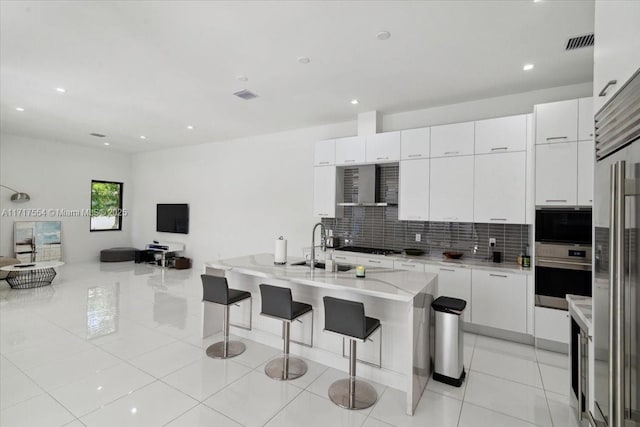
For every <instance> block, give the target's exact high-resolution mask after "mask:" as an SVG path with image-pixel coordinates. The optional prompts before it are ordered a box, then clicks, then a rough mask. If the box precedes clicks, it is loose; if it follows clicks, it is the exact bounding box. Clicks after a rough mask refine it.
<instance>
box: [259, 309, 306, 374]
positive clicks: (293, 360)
mask: <svg viewBox="0 0 640 427" xmlns="http://www.w3.org/2000/svg"><path fill="white" fill-rule="evenodd" d="M282 329H283V331H284V333H283V335H284V349H283V352H282V353H283V356H282V357H278V358H277V359H273V360H272V361H270V362H269V363H267V365H266V366H265V367H264V372H265V374H267V376H268V377H269V378H273V379H274V380H280V381H286V380H295V379H296V378H300V377H301V376H303V375H304V374H306V373H307V364H306V363H305V361H304V360H302V359H299V358H297V357H291V356H289V342H290V340H289V336H290V330H291V322H287V321H284V322H283V324H282Z"/></svg>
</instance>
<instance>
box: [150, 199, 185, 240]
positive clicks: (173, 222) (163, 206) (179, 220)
mask: <svg viewBox="0 0 640 427" xmlns="http://www.w3.org/2000/svg"><path fill="white" fill-rule="evenodd" d="M156 231H163V232H165V233H180V234H189V205H188V204H186V203H158V205H157V210H156Z"/></svg>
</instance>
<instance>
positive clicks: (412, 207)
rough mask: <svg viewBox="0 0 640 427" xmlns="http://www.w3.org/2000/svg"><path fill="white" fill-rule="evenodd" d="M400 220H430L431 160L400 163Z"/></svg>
mask: <svg viewBox="0 0 640 427" xmlns="http://www.w3.org/2000/svg"><path fill="white" fill-rule="evenodd" d="M398 219H400V220H405V221H428V220H429V159H417V160H403V161H401V162H400V182H399V197H398Z"/></svg>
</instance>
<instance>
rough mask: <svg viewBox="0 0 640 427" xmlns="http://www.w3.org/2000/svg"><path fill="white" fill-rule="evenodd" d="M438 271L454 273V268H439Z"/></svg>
mask: <svg viewBox="0 0 640 427" xmlns="http://www.w3.org/2000/svg"><path fill="white" fill-rule="evenodd" d="M440 271H450V272H452V273H455V272H456V271H455V270H451V269H450V268H441V269H440Z"/></svg>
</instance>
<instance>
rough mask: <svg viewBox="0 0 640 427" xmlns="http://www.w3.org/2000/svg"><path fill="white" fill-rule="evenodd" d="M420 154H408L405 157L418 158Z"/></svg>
mask: <svg viewBox="0 0 640 427" xmlns="http://www.w3.org/2000/svg"><path fill="white" fill-rule="evenodd" d="M420 156H422V154H409V155H408V156H407V157H420Z"/></svg>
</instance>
